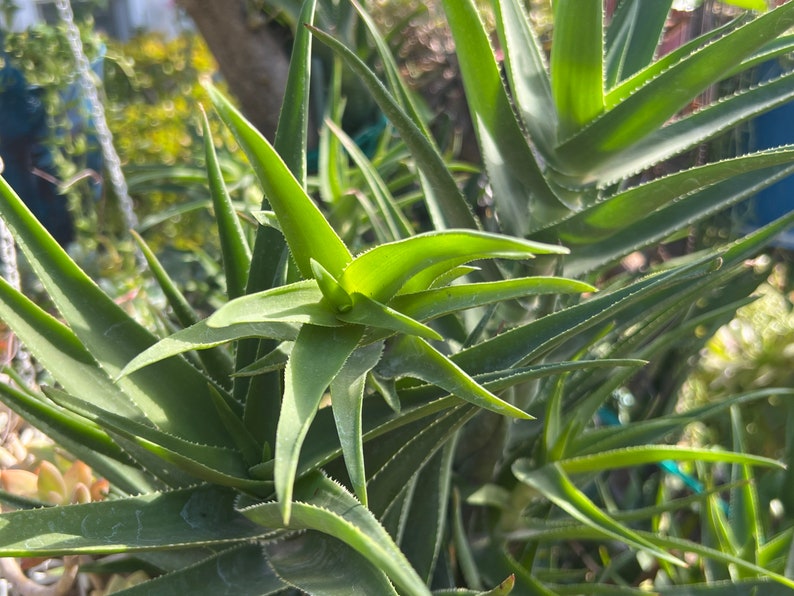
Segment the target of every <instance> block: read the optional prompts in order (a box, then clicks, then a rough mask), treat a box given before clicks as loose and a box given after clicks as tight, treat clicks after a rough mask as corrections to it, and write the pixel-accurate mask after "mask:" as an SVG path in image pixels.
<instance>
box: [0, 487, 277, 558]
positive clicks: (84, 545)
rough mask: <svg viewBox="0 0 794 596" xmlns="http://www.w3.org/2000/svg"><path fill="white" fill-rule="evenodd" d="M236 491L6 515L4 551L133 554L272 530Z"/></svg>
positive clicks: (206, 490) (0, 537)
mask: <svg viewBox="0 0 794 596" xmlns="http://www.w3.org/2000/svg"><path fill="white" fill-rule="evenodd" d="M236 498H237V493H236V491H232V490H230V489H226V488H220V487H217V486H200V487H196V488H189V489H183V490H176V491H171V492H166V493H150V494H147V495H141V496H138V497H127V498H123V499H112V500H108V501H101V502H96V503H88V504H85V505H67V506H63V507H49V508H46V509H35V510H31V511H13V512H11V513H4V514H2V515H0V556H3V557H33V556H59V555H69V554H80V553H84V554H109V553H121V552H123V553H127V552H133V551H137V550H157V549H165V548H176V547H185V546H198V545H204V544H206V545H212V544H225V543H229V542H232V541H247V540H250V539H252V538H259V537H262V536H264V535H265V534H267V530H265V529H264V528H262V527H261V526H258V525H256V524H253V523H251V522H250V521H248V520H247V519H246V518H245V517H244V516H243V515H240V514H239V513H237V511H236V510H235V508H234V503H235V499H236Z"/></svg>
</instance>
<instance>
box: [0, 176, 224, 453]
mask: <svg viewBox="0 0 794 596" xmlns="http://www.w3.org/2000/svg"><path fill="white" fill-rule="evenodd" d="M0 215H2V217H3V218H4V219H5V221H6V223H7V225H8V227H9V229H10V230H11V231H12V233H13V235H14V237H15V238H16V240H17V242H18V243H19V246H20V247H21V248H22V250H23V252H24V253H25V256H26V257H27V260H28V262H29V263H30V264H31V266H32V267H33V269H34V271H35V272H36V274H37V275H38V277H39V279H40V280H41V282H42V284H43V285H44V287H45V288H46V290H47V293H48V294H49V295H50V297H51V298H52V300H53V302H54V303H55V305H56V307H57V308H58V310H59V311H60V313H61V315H62V316H63V318H64V319H65V320H66V322H67V323H68V324H69V327H70V328H71V331H70V332H69V334H70V335H71V337H70V338H69V340H68V342H69V344H70V346H69V349H68V350H67V352H66V354H69V357H70V358H72V357H73V356H74V355H77V353H78V352H82V354H80V355H79V356H78V360H79V361H80V362H81V364H83V365H85V364H88V363H87V362H86V355H88V359H89V360H92V362H91V363H90V364H88V366H80V368H79V369H72V370H64V369H62V368H61V367H60V366H57V365H55V366H51V365H49V364H48V368H49V370H51V371H52V372H53V373H55V374H56V375H59V376H66V375H75V376H74V377H73V378H74V381H75V382H76V383H77V386H75V385H72V386H70V388H69V391H73V390H74V392H75V393H80V392H81V387H84V385H83V384H84V383H85V382H86V381H88V380H89V379H91V380H92V381H99V383H100V384H101V385H105V383H106V382H105V381H100V378H101V377H105V376H106V375H107V376H113V375H117V374H118V373H119V372H120V371H121V369H122V368H123V367H124V365H126V364H127V362H129V361H130V360H131V359H132V358H133V357H135V356H136V355H137V354H139V353H140V352H142V351H143V350H145V349H146V348H148V347H149V346H151V345H152V344H153V343H155V341H156V338H155V337H154V336H153V335H152V334H151V333H149V332H148V331H147V330H146V329H144V328H143V327H142V326H141V325H140V324H139V323H137V322H136V321H135V320H134V319H132V318H131V317H130V316H129V315H128V314H127V313H126V312H125V311H124V310H123V309H122V308H121V307H120V306H119V305H117V304H116V303H115V302H114V301H113V300H112V299H111V298H110V297H109V296H107V295H106V294H105V293H104V292H103V291H102V290H101V289H100V288H99V286H97V285H96V284H95V283H94V282H93V281H92V280H91V279H90V278H89V277H88V276H87V275H86V274H85V273H84V272H83V271H82V270H81V269H80V268H79V267H78V266H77V265H76V264H75V263H74V261H72V259H71V258H70V257H69V255H68V254H67V253H66V252H65V251H64V249H63V248H62V247H61V246H60V245H59V244H58V243H57V242H55V240H54V239H53V238H52V237H51V236H50V235H49V234H48V233H47V231H46V230H45V229H44V228H43V227H42V226H41V224H40V223H39V222H38V221H36V219H35V218H34V217H33V215H32V214H31V213H30V211H29V210H28V208H27V207H26V206H25V205H24V204H23V203H22V201H21V199H20V198H19V197H18V196H17V195H16V193H15V192H14V191H13V190H12V189H11V188H10V187H9V186H8V183H7V182H6V181H5V180H4V179H2V178H0ZM40 324H41V321H39V322H37V323H35V325H36V326H37V327H38V328H37V330H34V328H33V327H28V328H27V329H26V330H25V332H26V333H28V332H32V333H35V334H39V335H40V337H41V335H42V334H46V333H48V332H49V329H47V328H44V327H41V326H40ZM47 325H48V327H50V328H52V327H54V326H53V325H51V324H47ZM62 331H63V330H62V329H61V332H60V334H61V336H62V338H65V334H64V333H63V332H62ZM20 337H22V333H20ZM76 338H79V343H80V344H82V346H80V347H79V348H78V347H77V346H75V339H76ZM25 341H26V343H27V345H29V347H30V348H31V349H32V350H33V351H34V353H35V351H36V349H37V347H36V345H35V344H36V339H34V341H33V342H32V343H30V342H28V341H27V338H25ZM93 360H95V361H96V362H93ZM97 365H98V366H97ZM91 369H95V370H91ZM78 370H79V371H80V372H79V373H78ZM81 374H82V375H85V376H84V377H83V378H82V379H80V378H78V377H79V375H81ZM119 387H120V388H121V390H122V391H123V392H124V394H126V396H128V398H126V397H124V398H119V397H118V396H119V392H118V391H117V390H116V389H114V390H110V394H111V395H112V394H115V395H116V396H117V398H116V399H117V401H118V405H117V406H116V411H118V408H122V407H123V408H125V409H126V410H127V411H130V410H132V412H130V413H131V415H132V416H134V417H136V418H138V419H140V418H141V412H142V413H143V414H144V415H145V416H146V417H147V418H148V419H149V420H151V422H152V423H154V424H156V425H158V426H160V427H161V428H163V429H165V430H167V431H168V432H172V433H173V434H175V435H179V436H182V437H186V438H189V439H190V440H194V441H196V442H203V443H208V444H215V445H221V446H223V445H226V446H231V445H232V441H231V438H230V437H229V436H228V435H227V434H226V432H225V430H224V429H223V428H221V427H219V426H218V425H217V424H215V422H214V421H213V420H211V419H210V417H209V416H205V415H201V414H200V413H201V412H207V413H208V412H211V411H212V409H213V408H212V405H211V402H212V398H211V397H210V395H209V390H208V388H207V378H206V377H204V375H203V374H201V373H200V372H199V371H197V370H196V369H195V368H193V367H192V366H191V365H189V364H188V363H187V362H185V361H184V360H182V359H177V358H174V359H171V360H167V361H164V362H161V363H158V364H157V365H156V366H154V367H150V368H148V369H146V370H142V371H139V372H138V373H136V374H135V375H133V376H130V377H125V378H124V379H122V380H121V381H119ZM102 393H105V394H106V395H107V394H108V393H107V389H105V390H104V391H103V392H102ZM130 400H132V402H134V403H135V404H136V406H131V402H130ZM197 414H198V415H197Z"/></svg>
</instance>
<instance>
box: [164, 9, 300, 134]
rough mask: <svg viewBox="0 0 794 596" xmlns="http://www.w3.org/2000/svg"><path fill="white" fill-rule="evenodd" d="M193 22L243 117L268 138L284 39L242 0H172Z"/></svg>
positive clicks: (278, 98) (282, 76) (284, 64)
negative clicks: (249, 11) (248, 8)
mask: <svg viewBox="0 0 794 596" xmlns="http://www.w3.org/2000/svg"><path fill="white" fill-rule="evenodd" d="M178 2H179V4H180V5H181V6H182V7H183V8H184V9H185V10H186V11H187V13H188V14H189V15H190V17H191V18H192V19H193V22H195V24H196V27H197V28H198V30H199V31H200V32H201V35H202V36H203V37H204V40H205V41H206V42H207V46H208V47H209V49H210V51H211V52H212V54H213V55H214V56H215V59H216V60H217V62H218V67H219V68H220V71H221V74H222V75H223V78H224V79H225V80H226V84H227V85H228V86H229V90H230V91H231V92H232V93H233V94H234V95H235V97H236V98H237V100H238V101H239V102H240V107H241V109H242V111H243V113H244V114H245V116H246V117H247V118H248V119H249V120H250V121H251V122H252V123H253V124H254V126H256V127H257V128H258V129H259V131H260V132H261V133H262V134H264V135H265V137H267V138H268V139H270V140H271V141H272V140H273V138H274V137H275V134H276V125H277V123H278V116H279V112H280V110H281V102H282V99H283V97H284V89H285V87H286V84H287V72H288V69H289V57H288V55H287V52H286V51H285V48H284V38H283V36H281V35H279V34H278V32H277V31H275V30H274V29H273V28H272V27H268V26H267V25H266V24H264V23H262V22H261V21H256V20H255V19H250V18H249V15H248V13H247V11H246V7H245V0H222V1H219V0H178Z"/></svg>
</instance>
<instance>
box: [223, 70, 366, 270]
mask: <svg viewBox="0 0 794 596" xmlns="http://www.w3.org/2000/svg"><path fill="white" fill-rule="evenodd" d="M207 90H208V92H209V94H210V97H211V98H212V101H213V103H214V104H215V109H216V110H217V111H218V113H219V114H220V116H221V118H222V119H223V121H224V122H225V123H226V125H227V126H228V127H229V129H230V130H231V131H232V133H233V134H234V136H235V138H236V139H237V141H238V142H239V143H240V146H241V147H242V148H243V150H244V151H245V153H246V155H247V156H248V160H249V161H250V162H251V165H252V167H253V168H254V172H255V173H256V175H257V178H258V179H259V183H260V184H261V185H262V189H263V190H264V191H265V197H266V198H267V200H268V201H269V202H270V206H271V207H272V209H273V211H275V212H276V216H277V217H278V221H279V223H280V225H281V230H282V231H283V232H284V237H285V238H286V240H287V244H288V245H289V248H290V253H291V254H292V257H293V258H294V259H295V262H296V263H297V265H298V269H299V270H300V272H301V274H302V275H303V276H304V277H306V278H310V277H312V270H311V266H310V264H309V259H311V258H313V259H315V260H316V261H317V262H319V263H321V264H322V265H323V267H325V268H326V269H327V270H328V271H330V272H331V274H332V275H335V276H337V275H339V274H341V273H342V270H343V269H344V267H345V266H346V265H347V264H348V263H349V262H350V261H351V260H352V256H351V255H350V252H349V251H348V250H347V247H346V246H345V245H344V243H343V242H342V240H341V239H340V238H339V236H338V235H337V233H336V232H335V231H334V229H333V228H332V227H331V226H330V225H329V223H328V222H327V221H326V219H325V217H324V216H323V214H322V213H321V212H320V209H319V208H318V207H317V205H316V204H315V203H314V201H313V200H312V199H311V197H310V196H309V195H307V194H306V191H305V190H304V189H303V186H302V185H301V183H300V182H299V181H298V180H297V179H296V178H295V176H293V174H292V173H291V172H290V170H289V168H288V167H287V166H286V164H285V163H284V162H283V161H282V159H281V157H279V155H278V153H276V151H275V149H273V147H272V146H271V145H270V143H268V142H267V140H266V139H265V138H264V137H263V136H262V135H261V133H259V131H257V130H256V128H254V126H253V125H252V124H251V123H250V122H248V121H247V120H246V119H245V118H244V117H243V116H242V114H240V112H239V111H237V109H236V108H235V107H234V106H232V104H231V103H230V102H229V100H227V99H226V98H225V97H224V96H223V95H221V93H220V92H219V91H217V90H216V89H215V88H214V87H212V86H208V87H207Z"/></svg>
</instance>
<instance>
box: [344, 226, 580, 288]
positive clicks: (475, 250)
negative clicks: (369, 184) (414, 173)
mask: <svg viewBox="0 0 794 596" xmlns="http://www.w3.org/2000/svg"><path fill="white" fill-rule="evenodd" d="M566 252H567V249H566V248H563V247H561V246H554V245H551V244H542V243H537V242H530V241H528V240H522V239H520V238H513V237H511V236H503V235H500V234H491V233H488V232H475V231H462V230H450V231H445V232H428V233H425V234H419V235H417V236H412V237H411V238H406V239H405V240H398V241H396V242H390V243H388V244H380V245H378V246H376V247H375V248H373V249H371V250H369V251H367V252H365V253H364V254H362V255H359V256H358V257H356V258H355V260H353V262H352V263H350V265H348V266H347V268H346V269H345V271H344V273H343V274H342V276H341V278H339V283H340V284H341V285H342V287H344V288H345V289H346V290H347V291H348V292H359V293H361V294H364V295H366V296H369V297H370V298H372V299H374V300H377V301H379V302H385V301H387V300H389V299H391V298H392V297H393V296H394V295H395V294H396V293H397V292H398V291H399V290H400V288H402V287H403V285H405V284H406V282H408V280H410V279H411V278H412V277H414V276H415V275H417V274H419V273H420V272H421V271H422V270H423V269H426V268H428V267H431V266H434V265H440V264H442V263H445V264H446V267H447V269H450V268H453V267H456V266H458V265H462V264H464V263H468V262H470V261H473V260H476V259H531V258H533V257H534V255H536V254H565V253H566Z"/></svg>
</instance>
